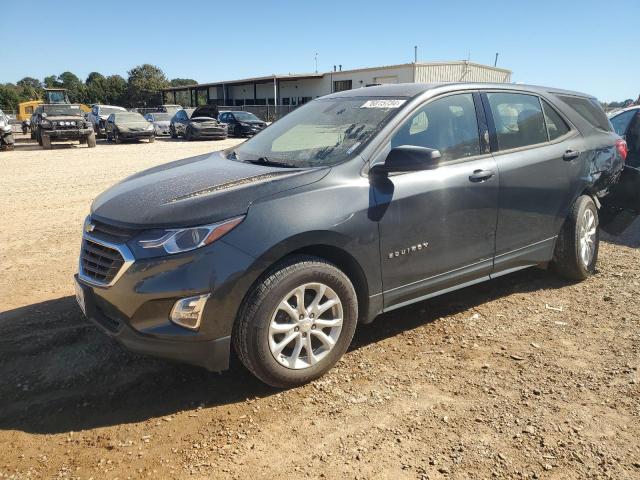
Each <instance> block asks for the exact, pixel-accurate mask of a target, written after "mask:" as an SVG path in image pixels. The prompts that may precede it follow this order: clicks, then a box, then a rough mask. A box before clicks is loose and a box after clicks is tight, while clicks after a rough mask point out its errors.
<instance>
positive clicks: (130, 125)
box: [115, 120, 150, 128]
mask: <svg viewBox="0 0 640 480" xmlns="http://www.w3.org/2000/svg"><path fill="white" fill-rule="evenodd" d="M115 124H116V126H118V127H120V128H147V127H148V126H149V125H150V123H149V122H147V121H146V120H141V121H139V122H119V121H117V120H116V122H115Z"/></svg>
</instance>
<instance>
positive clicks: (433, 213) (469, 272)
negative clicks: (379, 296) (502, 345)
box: [373, 93, 499, 309]
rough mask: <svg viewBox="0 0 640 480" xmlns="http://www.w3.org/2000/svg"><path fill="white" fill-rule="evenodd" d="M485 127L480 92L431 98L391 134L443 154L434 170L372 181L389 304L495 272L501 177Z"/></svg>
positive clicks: (394, 141)
mask: <svg viewBox="0 0 640 480" xmlns="http://www.w3.org/2000/svg"><path fill="white" fill-rule="evenodd" d="M474 97H475V100H477V101H474ZM485 128H486V125H485V121H484V113H483V111H482V107H481V105H480V102H479V97H478V96H477V95H474V94H472V93H462V94H455V95H448V96H445V97H439V98H437V99H435V100H432V101H429V102H428V103H427V104H425V105H424V106H423V107H421V108H419V109H418V110H416V111H415V112H413V113H412V114H411V115H410V116H409V118H408V119H407V121H406V122H404V124H403V125H402V126H401V127H400V128H399V129H398V130H397V131H396V133H395V134H394V135H393V136H392V138H391V141H390V147H391V148H393V147H396V146H400V145H416V146H421V147H428V148H434V149H437V150H439V151H440V153H441V155H442V157H441V160H440V162H439V163H438V165H437V166H436V167H435V168H433V169H431V170H425V171H418V172H408V173H401V174H391V175H389V177H388V178H387V177H385V178H382V179H377V180H376V181H374V182H373V194H374V197H375V200H376V203H377V204H378V209H379V211H380V212H381V213H380V218H379V219H378V221H379V232H380V249H381V270H382V281H383V288H384V305H385V309H389V308H390V307H397V306H401V305H403V304H405V303H409V302H411V301H414V300H415V299H417V298H421V297H426V296H429V295H431V294H433V293H435V292H440V291H443V290H446V289H448V288H452V287H455V286H460V285H465V284H471V283H474V282H477V281H478V280H482V279H486V278H487V277H488V275H489V274H490V272H491V268H492V264H493V255H494V248H495V246H494V241H495V230H496V214H497V207H498V185H499V182H498V170H497V168H496V163H495V160H494V159H493V157H492V156H491V155H490V154H489V153H488V152H489V150H488V144H485V142H484V130H485Z"/></svg>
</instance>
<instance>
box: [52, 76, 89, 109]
mask: <svg viewBox="0 0 640 480" xmlns="http://www.w3.org/2000/svg"><path fill="white" fill-rule="evenodd" d="M58 81H59V82H60V83H61V84H62V87H63V88H66V89H67V95H69V101H71V103H84V102H87V101H88V100H87V87H86V85H85V84H84V83H83V82H82V80H80V79H79V78H78V77H77V75H75V74H74V73H71V72H62V73H61V74H60V76H59V77H58Z"/></svg>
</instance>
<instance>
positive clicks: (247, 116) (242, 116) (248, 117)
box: [233, 112, 262, 122]
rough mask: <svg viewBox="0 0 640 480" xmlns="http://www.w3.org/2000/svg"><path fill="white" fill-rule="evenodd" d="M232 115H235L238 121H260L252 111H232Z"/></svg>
mask: <svg viewBox="0 0 640 480" xmlns="http://www.w3.org/2000/svg"><path fill="white" fill-rule="evenodd" d="M233 116H234V117H236V120H238V121H239V122H261V121H262V120H260V119H259V118H258V117H256V116H255V115H254V114H253V113H250V112H233Z"/></svg>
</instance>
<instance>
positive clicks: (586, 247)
mask: <svg viewBox="0 0 640 480" xmlns="http://www.w3.org/2000/svg"><path fill="white" fill-rule="evenodd" d="M596 229H597V226H596V216H595V214H594V213H593V211H592V210H591V209H590V208H587V209H586V210H585V211H584V214H583V215H582V221H581V222H580V229H579V236H580V259H581V260H582V263H583V264H584V266H585V267H588V266H589V265H590V264H591V261H592V260H593V255H594V253H595V240H596Z"/></svg>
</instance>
